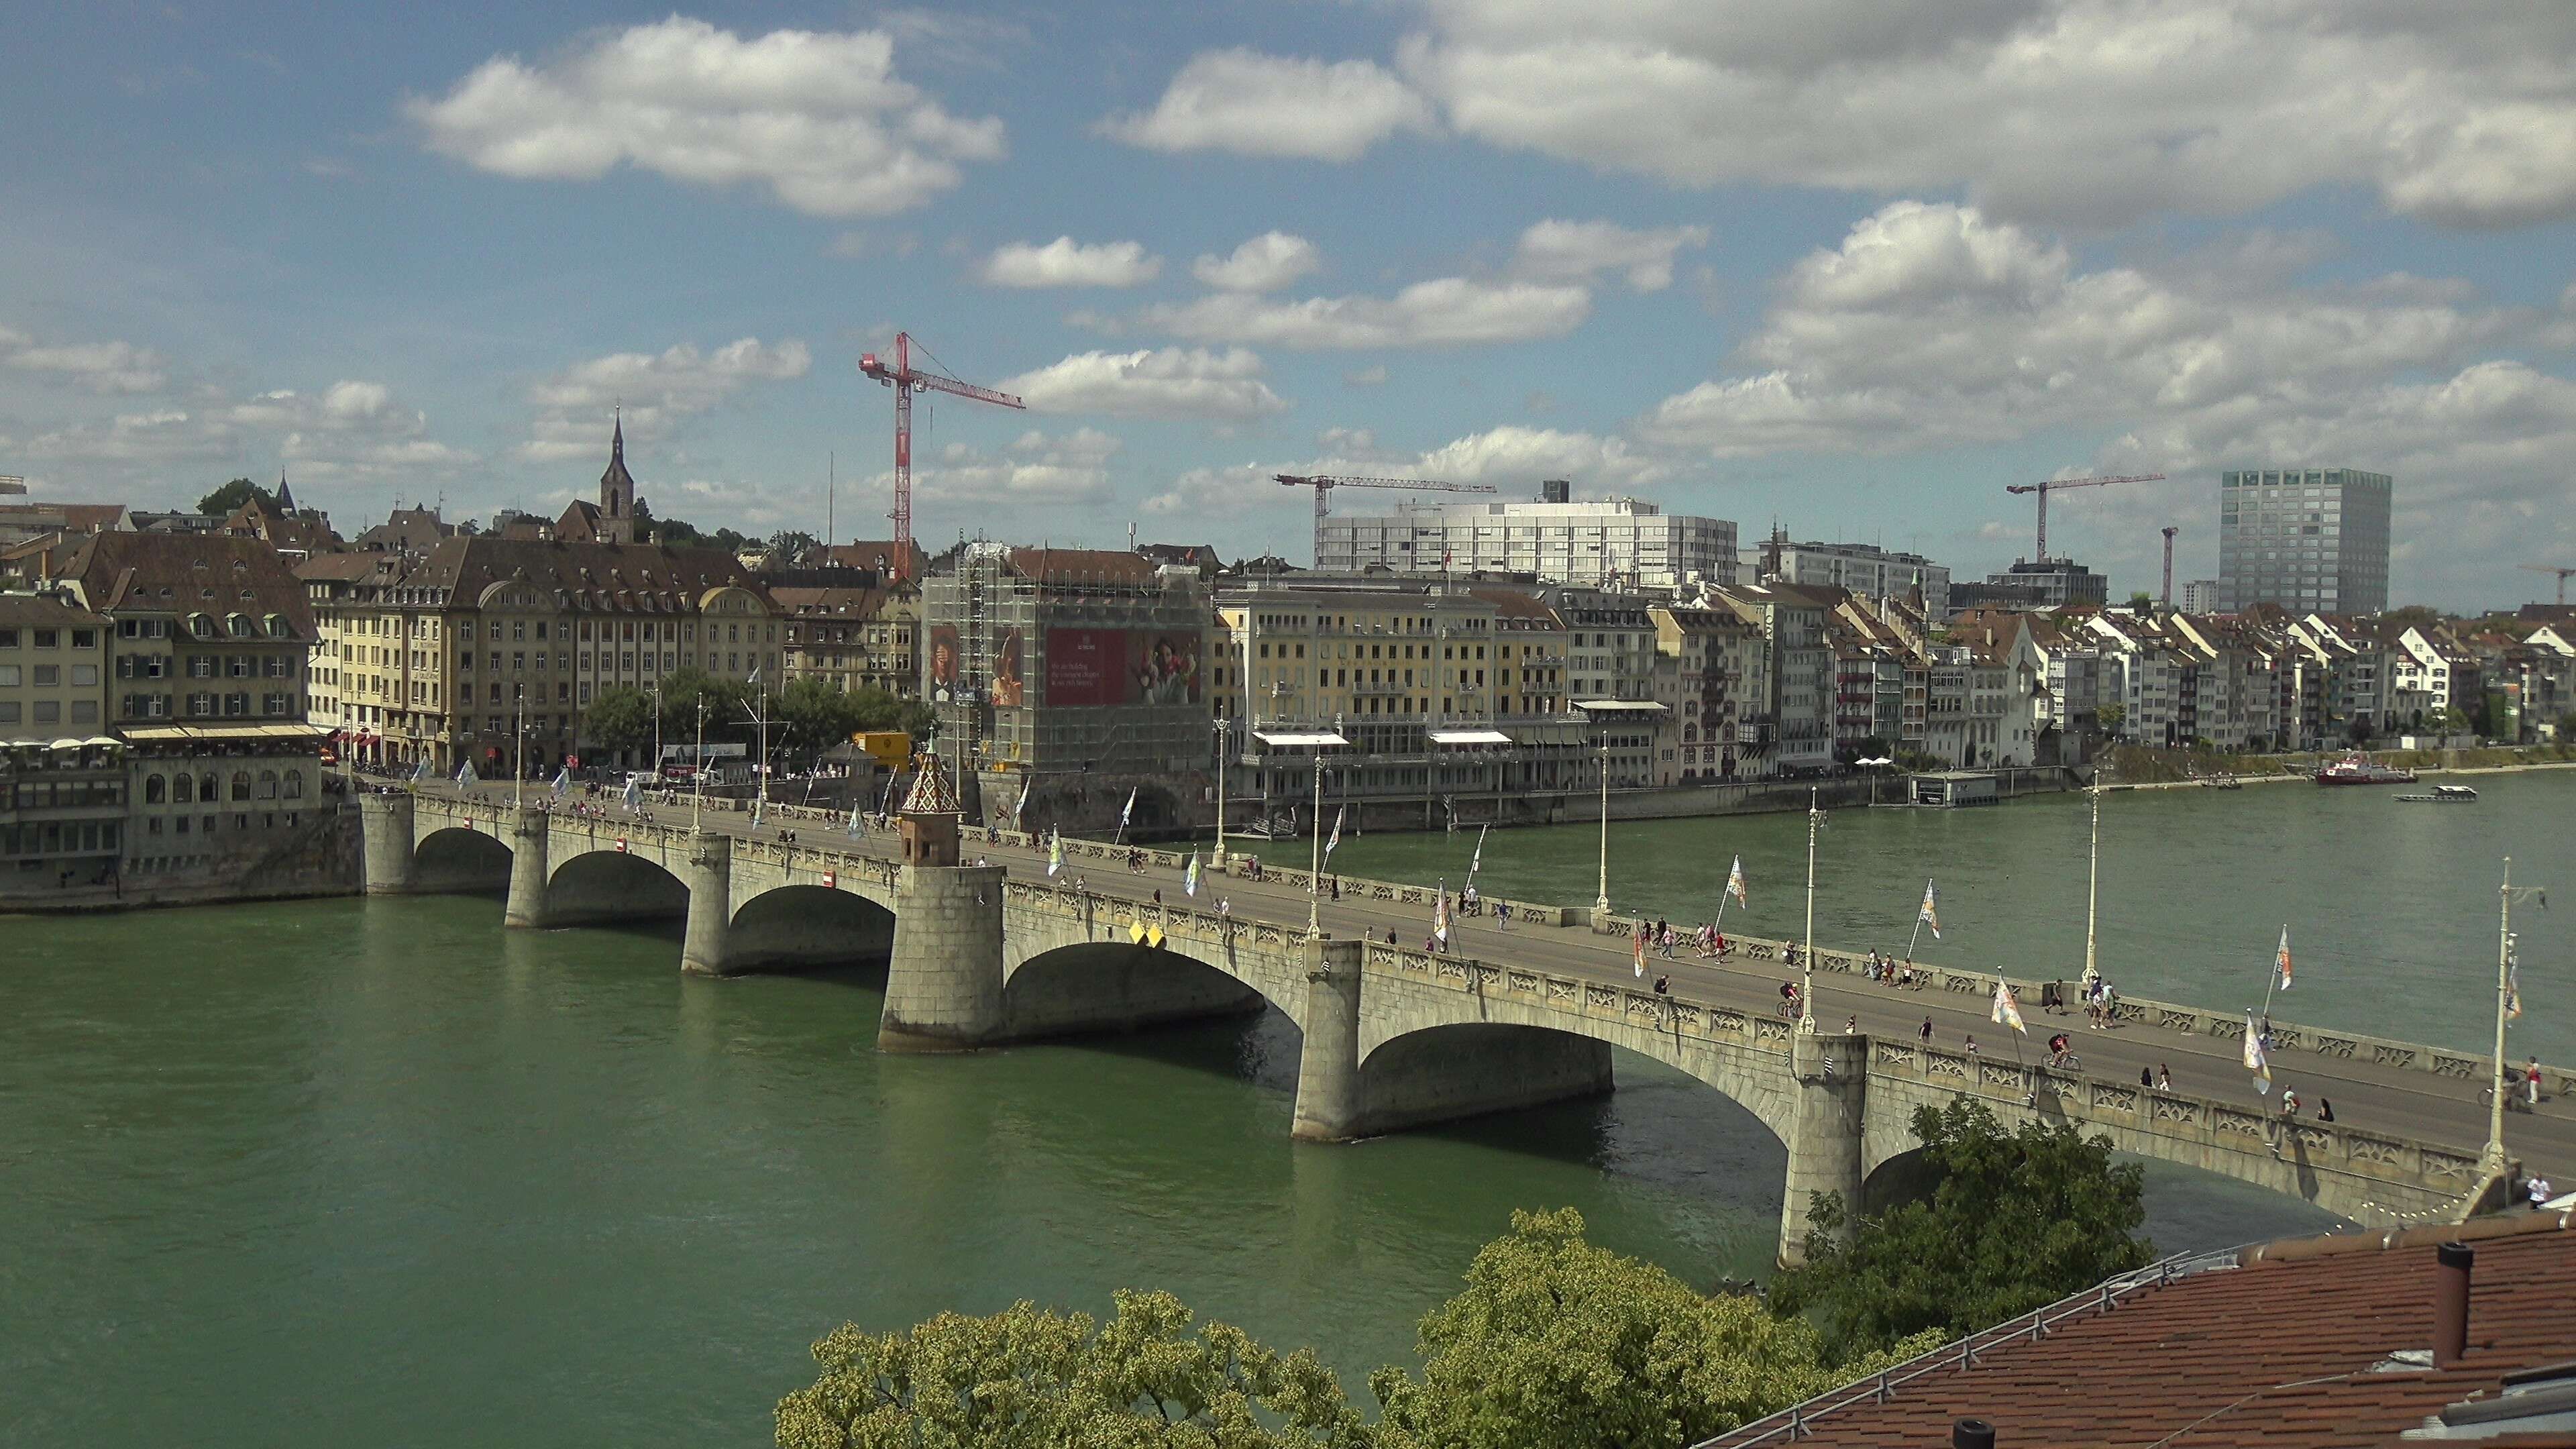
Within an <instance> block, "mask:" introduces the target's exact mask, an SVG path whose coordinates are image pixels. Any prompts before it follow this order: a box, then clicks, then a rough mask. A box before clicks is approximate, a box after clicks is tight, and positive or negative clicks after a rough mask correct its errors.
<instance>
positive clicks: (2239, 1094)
mask: <svg viewBox="0 0 2576 1449" xmlns="http://www.w3.org/2000/svg"><path fill="white" fill-rule="evenodd" d="M451 793H452V792H451ZM475 794H476V796H477V797H478V801H479V803H482V804H484V805H487V806H490V805H503V806H506V803H507V790H506V787H502V788H498V789H496V788H494V787H489V786H487V787H484V788H483V789H481V790H479V791H477V792H475ZM423 803H424V804H425V805H426V804H427V803H428V801H427V800H424V801H423ZM657 814H658V818H659V819H660V821H661V823H662V824H664V825H666V826H667V825H678V826H681V827H682V828H685V827H686V826H687V823H688V821H687V813H686V807H685V805H683V806H681V807H679V808H678V809H676V810H674V809H671V808H664V809H662V810H660V811H658V812H657ZM800 817H802V818H799V819H797V820H794V821H792V822H776V823H772V824H770V825H767V826H762V827H754V826H752V825H751V824H750V823H749V821H748V819H747V817H745V816H744V815H742V814H740V813H738V812H733V811H709V812H708V813H707V814H706V816H705V828H706V829H707V830H708V831H709V832H710V833H721V834H725V835H729V836H732V837H735V838H736V839H739V840H753V841H762V842H767V843H770V844H772V845H778V844H784V843H785V842H784V840H783V837H785V836H786V835H788V834H789V833H791V832H792V833H794V834H795V835H796V836H797V837H798V838H797V842H796V844H797V848H798V850H799V851H800V852H815V853H818V854H830V855H865V856H869V857H873V858H877V859H891V858H892V856H893V854H894V848H895V841H894V840H893V838H892V837H891V835H890V834H888V833H886V832H882V831H871V832H870V833H869V835H868V836H867V837H865V838H864V839H861V840H857V841H853V840H851V839H849V838H848V836H847V835H846V834H845V832H844V831H843V830H842V829H841V828H839V827H838V826H837V825H834V824H826V823H823V822H821V821H818V820H816V819H814V818H812V817H810V816H802V812H800ZM979 834H980V832H973V831H970V832H969V837H968V839H967V841H966V842H965V844H964V846H963V850H964V855H965V858H966V859H967V860H968V861H970V862H971V861H973V860H976V859H978V858H981V859H985V860H989V861H990V862H991V863H992V864H993V865H995V866H999V867H1003V868H1004V869H1005V870H1006V871H1007V872H1008V874H1009V877H1010V879H1012V880H1014V881H1043V880H1044V879H1045V859H1044V857H1043V855H1042V854H1041V853H1040V852H1038V851H1037V850H1035V849H1033V848H1030V847H1028V846H1024V845H1020V844H1016V843H1013V842H1011V841H1010V840H1008V839H979V838H976V837H977V836H978V835H979ZM1077 878H1078V879H1079V880H1080V882H1081V885H1082V887H1083V889H1084V890H1085V891H1087V892H1088V893H1089V894H1090V895H1093V896H1099V897H1105V898H1108V899H1110V900H1116V901H1132V902H1137V903H1140V904H1141V903H1144V902H1147V901H1149V900H1150V899H1151V898H1152V897H1153V894H1154V892H1155V891H1156V890H1158V889H1159V890H1160V891H1161V892H1162V895H1163V899H1164V901H1165V903H1166V904H1167V905H1171V906H1180V905H1184V904H1190V905H1194V906H1196V907H1197V908H1198V909H1200V910H1202V911H1204V910H1209V909H1212V908H1213V906H1214V905H1215V902H1216V901H1217V900H1218V899H1219V898H1223V899H1226V900H1228V901H1229V902H1230V904H1231V908H1232V914H1233V915H1234V916H1235V917H1236V918H1238V919H1242V920H1249V921H1259V922H1265V923H1269V924H1272V925H1275V926H1284V927H1289V928H1291V929H1292V930H1293V931H1295V932H1297V933H1302V930H1303V927H1304V923H1305V913H1306V910H1307V905H1308V901H1307V894H1306V891H1305V889H1304V887H1303V883H1302V878H1300V879H1299V880H1298V881H1296V882H1293V883H1292V882H1288V881H1283V880H1281V879H1279V878H1278V877H1277V876H1275V875H1274V876H1273V877H1272V878H1271V879H1269V880H1264V881H1255V880H1250V879H1246V878H1243V877H1239V876H1219V875H1215V874H1213V873H1210V874H1209V875H1208V876H1207V877H1206V878H1205V879H1203V880H1202V882H1201V887H1200V894H1199V897H1198V898H1197V900H1196V901H1195V902H1186V903H1185V902H1184V901H1183V900H1182V897H1181V882H1180V874H1179V872H1178V871H1177V870H1175V869H1172V868H1169V867H1164V866H1149V867H1148V868H1147V870H1146V871H1145V872H1143V873H1136V872H1131V871H1130V870H1128V869H1126V868H1125V867H1124V866H1122V865H1119V864H1117V863H1115V862H1113V861H1108V860H1103V859H1099V858H1096V857H1087V856H1076V857H1074V858H1071V859H1069V860H1068V862H1067V864H1066V867H1065V869H1064V871H1063V873H1062V874H1061V876H1060V877H1059V878H1058V879H1057V880H1056V881H1055V882H1054V884H1055V885H1057V886H1059V887H1069V886H1071V885H1072V884H1073V882H1074V881H1075V880H1076V879H1077ZM1317 912H1318V917H1319V920H1320V924H1321V927H1322V929H1323V931H1324V932H1325V933H1326V934H1327V935H1328V936H1332V937H1336V938H1339V939H1343V940H1348V939H1350V938H1352V937H1366V938H1368V939H1372V940H1375V941H1377V942H1381V943H1382V942H1385V941H1386V940H1387V939H1388V933H1389V932H1390V931H1392V932H1394V933H1395V937H1396V940H1397V941H1398V942H1399V943H1400V944H1401V945H1402V946H1403V947H1405V948H1407V950H1408V951H1410V950H1414V949H1417V948H1419V947H1420V945H1421V944H1422V941H1423V938H1424V936H1425V935H1426V934H1427V933H1428V930H1429V925H1430V923H1429V918H1428V917H1429V912H1428V910H1427V908H1426V907H1424V906H1421V905H1400V904H1396V903H1392V902H1387V901H1383V900H1378V899H1362V898H1359V896H1358V894H1357V893H1352V894H1349V895H1346V896H1345V898H1344V899H1341V900H1338V901H1336V900H1333V899H1331V898H1329V896H1327V898H1325V899H1323V900H1322V901H1320V902H1319V903H1318V906H1317ZM1452 934H1453V945H1452V953H1453V955H1454V956H1455V957H1456V958H1459V959H1461V960H1468V961H1478V962H1484V963H1493V964H1497V965H1504V966H1508V967H1510V968H1513V969H1516V970H1534V971H1540V972H1545V973H1548V974H1551V975H1556V976H1564V977H1570V978H1573V979H1575V980H1579V981H1582V982H1585V983H1587V984H1592V985H1597V986H1600V987H1605V988H1614V989H1624V990H1630V991H1633V990H1637V989H1639V983H1638V981H1637V979H1636V976H1635V973H1634V969H1633V965H1632V955H1631V951H1630V948H1629V945H1628V942H1627V939H1626V937H1624V936H1620V935H1608V934H1596V933H1595V932H1593V931H1592V930H1591V929H1589V927H1588V925H1587V924H1577V925H1561V926H1550V925H1543V924H1535V923H1526V922H1518V921H1515V922H1512V923H1510V924H1508V925H1505V924H1502V923H1499V922H1497V921H1496V920H1494V919H1493V918H1492V917H1489V916H1486V917H1459V918H1456V919H1455V920H1454V921H1453V930H1452ZM2139 954H2140V952H2139V951H2138V950H2137V949H2136V948H2135V947H2134V946H2126V945H2123V944H2114V946H2113V948H2112V951H2111V956H2112V959H2113V961H2114V962H2115V963H2120V964H2122V966H2123V969H2125V970H2128V971H2130V972H2133V973H2134V972H2135V971H2138V970H2143V969H2145V968H2144V967H2143V966H2127V965H2125V963H2128V962H2135V961H2136V960H2137V959H2138V956H2139ZM1658 974H1669V975H1670V977H1671V978H1672V985H1673V989H1674V994H1675V995H1676V996H1677V997H1683V998H1687V999H1690V1000H1693V1001H1698V1002H1703V1003H1709V1004H1712V1005H1716V1006H1725V1007H1732V1008H1733V1009H1735V1010H1737V1011H1740V1012H1742V1013H1744V1014H1745V1015H1747V1016H1749V1017H1754V1018H1758V1019H1768V1018H1770V1017H1771V1016H1772V1014H1773V1011H1774V1008H1775V1007H1776V1006H1777V1005H1778V1003H1779V1000H1780V997H1779V987H1780V984H1781V982H1782V981H1783V980H1784V979H1785V978H1786V977H1788V976H1790V975H1793V974H1794V973H1792V972H1791V971H1790V970H1789V968H1787V967H1785V966H1784V965H1782V964H1781V963H1779V962H1777V961H1755V960H1744V959H1738V958H1730V959H1726V960H1705V959H1700V958H1697V957H1695V956H1693V955H1692V954H1690V953H1689V952H1688V951H1687V950H1686V949H1684V950H1679V951H1677V952H1676V956H1675V959H1673V960H1670V961H1666V960H1664V959H1662V958H1661V957H1660V956H1657V955H1654V954H1651V953H1650V955H1649V957H1648V962H1647V975H1648V976H1649V977H1650V978H1651V977H1652V976H1655V975H1658ZM1816 985H1817V1012H1816V1014H1817V1020H1818V1024H1819V1027H1820V1029H1821V1031H1822V1032H1823V1033H1825V1034H1826V1035H1838V1034H1840V1033H1842V1031H1843V1029H1844V1026H1845V1024H1846V1022H1847V1021H1849V1022H1850V1023H1851V1024H1852V1025H1853V1026H1854V1027H1855V1028H1856V1029H1857V1031H1858V1032H1859V1033H1860V1034H1861V1035H1863V1036H1864V1037H1867V1038H1874V1039H1876V1040H1879V1041H1881V1042H1902V1043H1908V1044H1911V1043H1913V1042H1914V1041H1916V1040H1917V1039H1918V1037H1919V1033H1920V1031H1921V1028H1922V1026H1923V1023H1924V1022H1925V1021H1926V1020H1929V1022H1930V1023H1931V1026H1932V1032H1933V1043H1934V1045H1935V1047H1936V1048H1938V1049H1940V1050H1942V1051H1946V1052H1953V1053H1955V1052H1957V1051H1959V1050H1960V1049H1961V1046H1962V1044H1963V1043H1964V1042H1965V1041H1966V1040H1967V1039H1968V1038H1969V1037H1971V1036H1973V1037H1974V1038H1975V1039H1976V1041H1977V1043H1978V1045H1979V1047H1980V1049H1981V1055H1982V1058H1983V1060H1984V1061H1985V1062H1987V1063H1993V1064H2002V1063H2007V1062H2013V1061H2022V1062H2036V1061H2037V1060H2038V1059H2039V1058H2041V1057H2043V1056H2044V1055H2045V1047H2044V1045H2043V1043H2044V1040H2045V1037H2046V1035H2047V1034H2048V1033H2050V1032H2051V1031H2054V1030H2064V1031H2066V1032H2067V1033H2068V1034H2069V1035H2070V1036H2071V1037H2072V1038H2074V1044H2075V1046H2076V1049H2077V1050H2078V1051H2079V1052H2080V1053H2081V1054H2082V1056H2083V1059H2084V1071H2083V1075H2084V1076H2086V1077H2088V1078H2092V1079H2095V1080H2097V1081H2104V1082H2122V1081H2125V1082H2128V1083H2131V1084H2134V1083H2135V1082H2136V1081H2137V1079H2138V1074H2139V1072H2140V1071H2141V1069H2146V1070H2154V1069H2156V1068H2158V1067H2159V1066H2161V1067H2164V1068H2167V1069H2169V1070H2170V1071H2171V1072H2172V1075H2173V1080H2174V1090H2175V1092H2177V1093H2188V1094H2193V1095H2198V1096H2203V1097H2207V1098H2211V1099H2215V1100H2217V1101H2220V1102H2225V1103H2234V1104H2238V1105H2240V1106H2241V1107H2242V1108H2243V1109H2244V1110H2246V1111H2249V1112H2257V1113H2259V1112H2261V1111H2262V1110H2263V1109H2264V1107H2265V1106H2266V1102H2265V1100H2264V1099H2263V1098H2261V1097H2259V1096H2257V1094H2255V1093H2254V1092H2253V1091H2252V1089H2251V1084H2250V1081H2249V1079H2248V1076H2247V1074H2246V1072H2245V1071H2244V1070H2243V1068H2242V1067H2241V1065H2240V1064H2239V1061H2238V1056H2237V1053H2238V1051H2239V1046H2238V1044H2237V1043H2236V1042H2234V1041H2221V1040H2213V1039H2211V1038H2210V1037H2208V1036H2204V1035H2197V1034H2185V1033H2181V1032H2176V1031H2168V1030H2163V1029H2160V1028H2157V1027H2154V1026H2149V1025H2144V1024H2141V1023H2136V1022H2131V1023H2123V1024H2121V1025H2118V1026H2116V1027H2114V1028H2112V1029H2109V1030H2101V1031H2095V1030H2088V1029H2086V1028H2085V1026H2084V1023H2083V1018H2082V1016H2081V1015H2080V1014H2078V1013H2071V1012H2070V1013H2065V1014H2058V1015H2052V1014H2050V1013H2047V1012H2044V1011H2042V1010H2040V1009H2039V1007H2038V1006H2037V1004H2036V1003H2035V1002H2025V1003H2024V1012H2025V1015H2026V1016H2027V1018H2028V1021H2029V1024H2030V1026H2031V1035H2030V1036H2029V1037H2028V1038H2027V1039H2021V1038H2017V1037H2016V1036H2015V1034H2014V1033H2012V1032H2011V1031H2010V1030H2009V1029H2007V1028H2005V1027H2003V1026H2000V1025H1997V1024H1995V1023H1992V1022H1991V1021H1990V1020H1989V1019H1988V1008H1989V999H1988V997H1987V996H1985V995H1982V994H1980V995H1973V996H1972V995H1965V994H1962V993H1960V992H1956V991H1941V990H1901V989H1897V988H1892V987H1886V986H1881V985H1878V984H1877V983H1874V982H1870V981H1867V980H1865V979H1862V978H1859V977H1854V976H1848V975H1844V974H1841V973H1838V972H1832V971H1820V972H1819V973H1818V974H1817V977H1816ZM1293 1014H1295V1013H1293V1012H1292V1015H1293ZM1301 1025H1302V1022H1301ZM1873 1070H1875V1068H1873ZM2275 1077H2276V1080H2277V1081H2278V1082H2279V1083H2281V1084H2282V1085H2286V1086H2288V1087H2291V1088H2294V1089H2296V1090H2297V1091H2298V1092H2299V1094H2300V1097H2301V1099H2302V1102H2303V1104H2304V1105H2305V1106H2306V1108H2307V1113H2308V1115H2311V1116H2312V1114H2313V1112H2314V1110H2315V1106H2316V1104H2317V1103H2318V1102H2319V1101H2320V1100H2321V1099H2330V1100H2332V1102H2333V1103H2334V1107H2335V1112H2336V1119H2337V1125H2338V1126H2340V1127H2347V1128H2352V1129H2356V1130H2359V1131H2362V1132H2373V1133H2386V1134H2389V1135H2391V1136H2394V1137H2402V1138H2407V1139H2412V1140H2414V1141H2418V1142H2423V1143H2440V1144H2445V1147H2446V1150H2448V1151H2455V1152H2461V1153H2465V1154H2468V1155H2470V1156H2474V1155H2475V1153H2476V1151H2477V1144H2480V1143H2482V1142H2483V1141H2484V1139H2485V1136H2486V1127H2487V1121H2486V1109H2485V1107H2484V1105H2483V1103H2482V1102H2481V1101H2480V1100H2479V1096H2480V1090H2481V1085H2482V1083H2480V1082H2461V1081H2458V1080H2454V1079H2452V1078H2448V1077H2443V1076H2436V1075H2433V1074H2431V1073H2428V1072H2424V1071H2414V1070H2404V1069H2400V1068H2396V1067H2391V1066H2386V1065H2382V1064H2380V1063H2378V1062H2374V1061H2372V1060H2369V1059H2367V1058H2363V1057H2338V1056H2331V1055H2323V1054H2291V1053H2281V1054H2276V1057H2275ZM1772 1125H1774V1127H1775V1130H1776V1129H1777V1126H1778V1124H1777V1123H1773V1124H1772ZM2506 1131H2507V1140H2508V1145H2509V1147H2510V1149H2511V1152H2512V1155H2513V1156H2515V1157H2517V1158H2520V1159H2522V1160H2524V1161H2525V1162H2527V1163H2528V1164H2530V1165H2531V1166H2532V1167H2534V1168H2535V1169H2538V1170H2542V1171H2545V1172H2548V1173H2549V1174H2550V1175H2553V1176H2555V1175H2557V1174H2558V1173H2560V1172H2562V1171H2566V1170H2568V1169H2569V1168H2571V1167H2576V1123H2571V1122H2570V1120H2569V1114H2568V1112H2567V1110H2566V1107H2565V1104H2564V1103H2563V1102H2562V1101H2561V1100H2558V1099H2556V1098H2552V1099H2551V1100H2548V1101H2545V1102H2544V1103H2543V1104H2542V1105H2541V1107H2540V1109H2539V1110H2538V1111H2537V1112H2525V1111H2520V1110H2517V1111H2514V1112H2511V1113H2509V1114H2508V1116H2507V1128H2506ZM1793 1167H1794V1165H1793Z"/></svg>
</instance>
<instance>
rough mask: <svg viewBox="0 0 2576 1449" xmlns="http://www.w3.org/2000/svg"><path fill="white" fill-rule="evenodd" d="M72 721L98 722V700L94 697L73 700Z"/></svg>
mask: <svg viewBox="0 0 2576 1449" xmlns="http://www.w3.org/2000/svg"><path fill="white" fill-rule="evenodd" d="M72 723H73V724H88V725H94V724H96V723H98V701H97V700H94V699H76V700H73V701H72Z"/></svg>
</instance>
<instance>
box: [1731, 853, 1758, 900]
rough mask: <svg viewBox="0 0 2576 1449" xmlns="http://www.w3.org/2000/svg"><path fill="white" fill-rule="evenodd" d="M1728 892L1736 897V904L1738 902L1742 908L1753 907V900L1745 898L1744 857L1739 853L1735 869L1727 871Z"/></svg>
mask: <svg viewBox="0 0 2576 1449" xmlns="http://www.w3.org/2000/svg"><path fill="white" fill-rule="evenodd" d="M1726 893H1727V894H1728V895H1731V896H1733V897H1735V904H1736V905H1737V906H1738V907H1739V908H1741V909H1745V910H1750V909H1752V906H1753V903H1752V902H1751V901H1749V900H1746V899H1745V898H1744V857H1743V856H1740V855H1739V856H1737V857H1736V858H1735V866H1734V868H1733V869H1731V870H1729V871H1727V873H1726Z"/></svg>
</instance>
